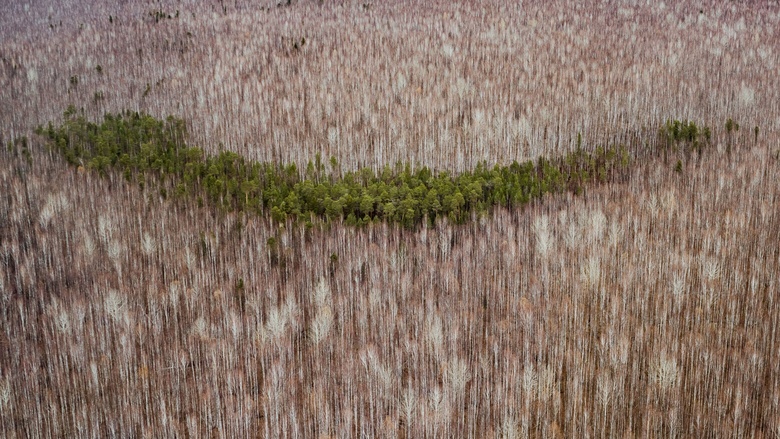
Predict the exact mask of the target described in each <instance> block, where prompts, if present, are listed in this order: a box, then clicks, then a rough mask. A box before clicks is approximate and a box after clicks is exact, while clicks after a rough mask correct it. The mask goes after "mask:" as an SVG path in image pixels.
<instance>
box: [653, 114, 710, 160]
mask: <svg viewBox="0 0 780 439" xmlns="http://www.w3.org/2000/svg"><path fill="white" fill-rule="evenodd" d="M661 132H662V137H663V140H664V145H665V150H666V151H669V150H671V151H673V152H683V153H685V154H689V153H691V152H692V151H695V152H697V153H701V152H702V150H703V149H704V148H705V147H708V146H710V141H711V139H712V132H711V131H710V128H709V127H706V126H702V127H700V126H698V125H696V123H695V122H693V121H689V120H683V121H679V120H667V121H666V125H665V126H664V128H663V129H662V130H661Z"/></svg>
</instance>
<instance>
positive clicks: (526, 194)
mask: <svg viewBox="0 0 780 439" xmlns="http://www.w3.org/2000/svg"><path fill="white" fill-rule="evenodd" d="M64 116H65V117H64V121H63V122H62V124H61V125H60V126H54V125H52V124H51V123H50V124H49V125H48V127H46V128H44V127H40V128H39V129H38V131H37V132H38V134H40V135H42V136H45V137H47V138H48V139H49V141H50V142H49V143H50V145H51V148H53V149H54V150H56V151H57V152H59V153H60V154H61V155H62V156H63V157H64V158H65V160H66V161H68V163H70V164H72V165H76V166H85V167H87V168H90V169H94V170H95V171H96V172H98V173H100V174H106V173H108V172H110V171H111V170H112V169H114V170H116V171H118V172H120V173H121V175H124V177H125V178H126V179H127V180H128V181H133V180H135V181H136V182H137V183H138V184H139V186H141V187H142V188H145V187H149V185H155V184H156V185H158V186H159V187H158V188H157V189H156V190H157V192H158V193H159V194H160V195H161V196H163V197H167V196H168V195H169V194H172V195H173V196H174V197H175V199H178V200H182V199H186V198H188V197H194V198H195V199H196V200H197V202H198V205H203V204H204V203H205V202H206V200H207V201H208V202H209V204H211V205H213V206H216V207H217V208H219V209H222V210H225V211H242V212H254V213H266V214H269V215H270V216H271V218H272V219H273V220H274V221H275V222H278V223H284V222H286V221H288V220H290V219H291V220H296V221H303V222H306V223H307V224H308V223H310V220H311V219H312V218H313V217H317V218H320V219H322V220H326V221H339V220H340V221H344V222H345V223H347V224H351V225H356V226H361V225H365V224H369V223H372V222H374V221H387V222H394V223H399V224H401V225H403V226H405V227H409V228H412V227H416V226H418V225H420V224H421V223H422V222H423V221H428V223H429V224H431V225H433V224H435V222H436V219H437V218H439V217H447V218H449V219H450V221H453V222H456V223H462V222H464V221H466V220H468V219H469V218H471V217H472V214H484V213H486V212H488V211H489V210H490V209H492V208H493V207H495V206H506V207H513V206H521V205H524V204H526V203H528V202H530V201H532V200H534V199H538V198H540V197H541V196H543V195H544V194H546V193H556V192H562V191H567V190H571V191H575V192H580V191H581V190H582V189H583V187H584V186H585V185H588V184H591V183H599V182H605V181H609V180H610V179H612V178H613V177H614V176H616V175H618V174H619V173H622V172H625V170H626V168H627V166H628V165H629V155H628V151H627V149H626V148H625V147H624V146H622V145H617V146H611V147H598V148H596V149H595V151H586V150H584V149H583V148H581V147H579V148H577V150H576V151H574V152H572V153H570V154H568V155H566V156H565V157H562V158H558V159H553V160H550V159H546V158H540V159H539V160H538V161H537V162H536V163H534V162H530V161H528V162H525V163H518V162H516V161H515V162H513V163H512V164H511V165H509V166H500V165H495V166H493V167H492V168H491V167H488V166H487V164H486V163H480V164H478V165H477V166H476V168H475V169H473V170H471V171H467V172H464V173H462V174H459V175H450V174H449V173H448V172H446V171H438V172H435V171H432V170H430V169H429V168H427V167H423V168H420V169H412V168H411V167H410V166H409V165H408V164H400V163H399V164H396V166H395V167H390V166H385V168H384V169H382V171H381V172H379V173H376V172H374V171H373V170H371V169H368V168H364V169H361V170H358V171H354V172H346V173H344V174H343V175H342V174H341V172H340V169H339V168H340V166H339V164H338V162H337V161H336V159H335V158H331V159H330V163H329V164H330V171H331V172H330V173H326V165H325V164H324V163H323V160H322V157H321V156H320V155H319V154H317V156H316V157H315V160H314V162H309V163H308V165H307V166H306V169H305V171H304V172H303V173H301V172H299V171H298V169H297V168H296V167H295V165H292V164H291V165H288V166H283V165H281V164H273V163H257V162H252V161H248V160H246V159H245V158H244V157H242V156H240V155H238V154H236V153H234V152H230V151H222V152H220V153H219V154H217V155H206V154H204V153H203V151H202V150H201V149H200V148H197V147H192V146H188V145H187V144H186V143H185V141H184V139H185V137H186V129H185V124H184V122H183V121H182V120H180V119H176V118H173V117H168V118H167V119H166V120H158V119H155V118H153V117H151V116H149V115H146V114H139V113H137V112H125V113H122V114H116V115H113V114H107V115H106V116H105V117H104V119H103V122H102V123H100V124H96V123H91V122H88V121H87V120H86V119H85V118H84V116H83V114H80V112H77V110H76V109H75V108H73V107H70V108H68V110H67V111H66V112H65V115H64ZM672 130H677V131H670V132H672V135H674V136H676V137H675V138H680V139H686V141H692V140H690V139H694V140H695V139H697V138H698V136H699V135H700V134H699V133H700V131H699V130H698V128H697V127H696V126H695V125H694V124H692V123H691V124H685V125H682V124H680V125H679V126H678V127H677V128H674V126H672ZM578 144H579V145H581V140H579V138H578Z"/></svg>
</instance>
